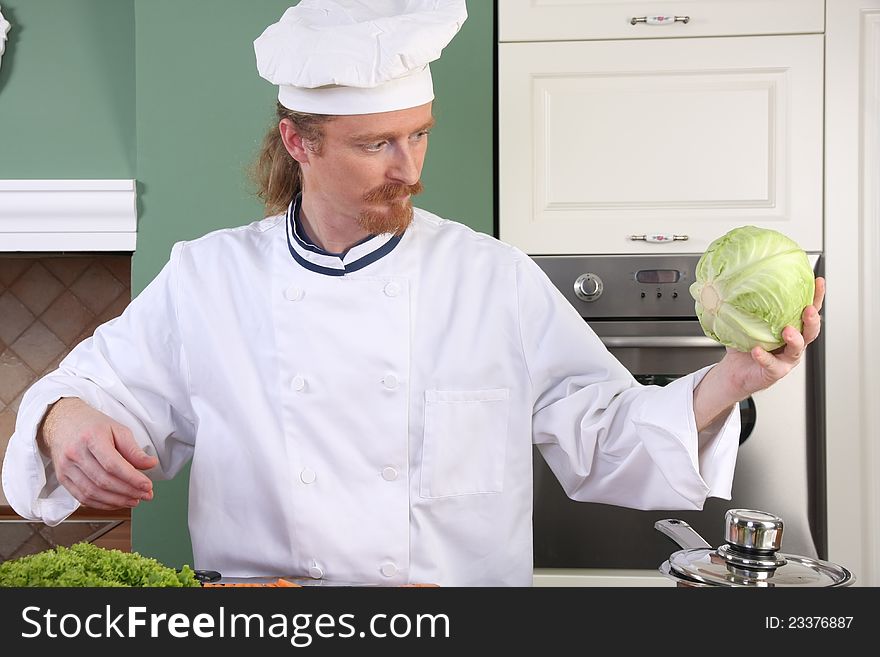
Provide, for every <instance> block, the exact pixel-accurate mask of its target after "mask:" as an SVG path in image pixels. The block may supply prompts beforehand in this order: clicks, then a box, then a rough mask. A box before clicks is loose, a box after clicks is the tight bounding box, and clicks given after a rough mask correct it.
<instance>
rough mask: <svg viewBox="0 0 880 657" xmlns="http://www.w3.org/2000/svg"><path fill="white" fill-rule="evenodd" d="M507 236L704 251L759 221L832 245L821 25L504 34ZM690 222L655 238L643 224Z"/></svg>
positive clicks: (815, 246)
mask: <svg viewBox="0 0 880 657" xmlns="http://www.w3.org/2000/svg"><path fill="white" fill-rule="evenodd" d="M499 82H500V84H499V134H500V137H499V171H500V211H501V215H500V236H501V238H502V239H503V240H505V241H508V242H511V243H513V244H515V245H517V246H519V247H520V248H522V249H523V250H525V251H526V252H528V253H532V254H560V253H633V252H658V250H661V249H662V252H697V251H702V250H704V249H705V247H706V246H707V245H708V244H709V242H711V241H712V240H713V239H714V238H715V237H718V236H719V235H721V234H723V233H724V232H726V231H727V230H729V229H730V228H733V227H735V226H740V225H744V224H755V225H765V226H767V227H770V228H775V229H776V230H780V231H782V232H784V233H786V234H788V235H790V236H791V237H792V238H794V239H796V240H797V241H798V242H799V243H800V244H801V245H802V246H803V247H804V248H805V249H808V250H821V246H822V37H821V36H820V35H798V36H777V37H742V38H725V39H689V40H687V41H668V40H666V41H664V40H646V41H641V42H634V41H625V42H577V43H572V42H566V43H530V44H501V46H500V54H499ZM654 233H665V234H676V235H688V236H689V239H688V240H687V241H681V242H667V243H664V244H647V243H645V242H636V241H631V240H629V239H628V236H630V235H639V234H654Z"/></svg>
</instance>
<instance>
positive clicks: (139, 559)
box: [0, 543, 200, 587]
mask: <svg viewBox="0 0 880 657" xmlns="http://www.w3.org/2000/svg"><path fill="white" fill-rule="evenodd" d="M199 585H200V584H199V582H198V580H197V579H196V578H195V573H194V572H193V570H192V569H191V568H190V567H189V566H184V567H183V568H181V569H180V570H179V571H177V570H175V569H174V568H169V567H168V566H164V565H162V564H161V563H159V562H158V561H156V560H155V559H151V558H149V557H144V556H142V555H140V554H138V553H137V552H122V551H121V550H108V549H106V548H101V547H98V546H97V545H92V544H91V543H77V544H75V545H72V546H71V547H61V546H59V547H56V548H53V549H51V550H45V551H43V552H38V553H37V554H30V555H28V556H25V557H20V558H18V559H13V560H11V561H5V562H3V563H0V586H17V587H66V586H89V587H93V586H101V587H104V586H117V587H118V586H151V587H153V586H177V587H179V586H199Z"/></svg>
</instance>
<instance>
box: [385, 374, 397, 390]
mask: <svg viewBox="0 0 880 657" xmlns="http://www.w3.org/2000/svg"><path fill="white" fill-rule="evenodd" d="M399 383H400V382H399V381H398V380H397V375H395V374H386V375H385V376H383V377H382V385H383V386H385V387H386V388H387V389H388V390H394V389H395V388H397V385H398V384H399Z"/></svg>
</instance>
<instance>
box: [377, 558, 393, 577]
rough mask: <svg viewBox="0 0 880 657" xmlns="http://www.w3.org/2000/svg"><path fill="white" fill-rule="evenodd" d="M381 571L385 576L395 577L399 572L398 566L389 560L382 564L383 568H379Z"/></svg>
mask: <svg viewBox="0 0 880 657" xmlns="http://www.w3.org/2000/svg"><path fill="white" fill-rule="evenodd" d="M379 572H380V573H382V574H383V575H384V576H385V577H394V576H395V575H396V574H397V566H395V565H394V564H393V563H391V562H390V561H389V562H388V563H383V564H382V566H381V568H379Z"/></svg>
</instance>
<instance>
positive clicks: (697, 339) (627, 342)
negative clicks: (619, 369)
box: [601, 335, 723, 349]
mask: <svg viewBox="0 0 880 657" xmlns="http://www.w3.org/2000/svg"><path fill="white" fill-rule="evenodd" d="M601 340H602V342H603V343H604V344H605V346H606V347H609V348H610V347H618V348H619V347H679V348H680V347H685V348H688V349H693V348H714V349H718V348H723V345H722V344H721V343H719V342H715V340H713V339H712V338H709V337H706V336H702V335H642V336H638V335H605V336H601Z"/></svg>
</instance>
